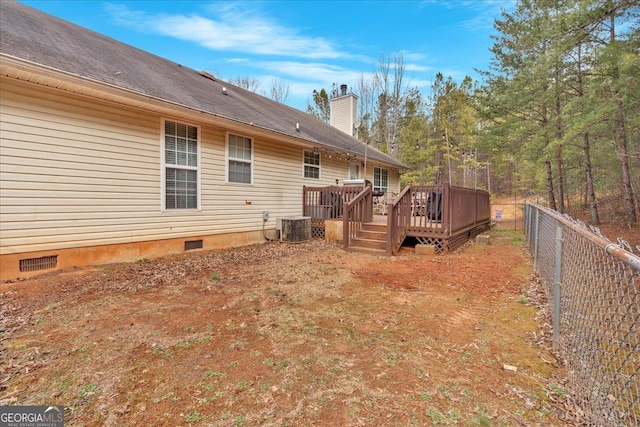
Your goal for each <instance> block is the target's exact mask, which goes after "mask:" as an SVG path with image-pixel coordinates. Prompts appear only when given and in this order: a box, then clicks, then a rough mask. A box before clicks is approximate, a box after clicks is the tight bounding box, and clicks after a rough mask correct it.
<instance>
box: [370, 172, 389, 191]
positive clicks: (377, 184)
mask: <svg viewBox="0 0 640 427" xmlns="http://www.w3.org/2000/svg"><path fill="white" fill-rule="evenodd" d="M387 188H389V171H388V170H387V169H382V168H373V191H381V192H383V193H385V194H386V192H387Z"/></svg>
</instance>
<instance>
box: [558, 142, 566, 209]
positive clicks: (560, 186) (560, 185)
mask: <svg viewBox="0 0 640 427" xmlns="http://www.w3.org/2000/svg"><path fill="white" fill-rule="evenodd" d="M556 155H557V157H556V168H557V169H558V170H557V171H556V174H557V178H558V212H560V213H561V214H563V213H564V178H563V173H562V149H560V148H559V149H558V151H557V153H556Z"/></svg>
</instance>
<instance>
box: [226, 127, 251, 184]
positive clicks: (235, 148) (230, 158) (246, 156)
mask: <svg viewBox="0 0 640 427" xmlns="http://www.w3.org/2000/svg"><path fill="white" fill-rule="evenodd" d="M252 169H253V141H251V138H246V137H244V136H238V135H233V134H228V135H227V170H228V171H227V180H228V182H240V183H243V184H251V181H252V176H253V174H252Z"/></svg>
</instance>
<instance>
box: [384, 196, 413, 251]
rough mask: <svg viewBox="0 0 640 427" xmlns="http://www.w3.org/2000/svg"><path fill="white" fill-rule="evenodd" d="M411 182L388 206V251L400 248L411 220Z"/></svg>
mask: <svg viewBox="0 0 640 427" xmlns="http://www.w3.org/2000/svg"><path fill="white" fill-rule="evenodd" d="M411 188H412V187H411V184H409V185H407V186H406V187H405V188H404V190H402V192H400V194H398V196H397V197H396V198H395V199H393V201H392V202H391V203H389V205H388V206H387V253H388V254H389V255H395V254H397V253H398V251H399V250H400V247H401V246H402V242H403V241H404V238H405V237H407V228H408V227H409V223H410V221H411Z"/></svg>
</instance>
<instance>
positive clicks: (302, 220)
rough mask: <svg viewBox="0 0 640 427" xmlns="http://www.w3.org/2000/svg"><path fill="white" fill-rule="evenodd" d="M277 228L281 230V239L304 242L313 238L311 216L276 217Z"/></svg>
mask: <svg viewBox="0 0 640 427" xmlns="http://www.w3.org/2000/svg"><path fill="white" fill-rule="evenodd" d="M276 229H277V230H278V231H279V232H280V241H283V242H304V241H306V240H309V239H311V217H310V216H295V217H289V218H276Z"/></svg>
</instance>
